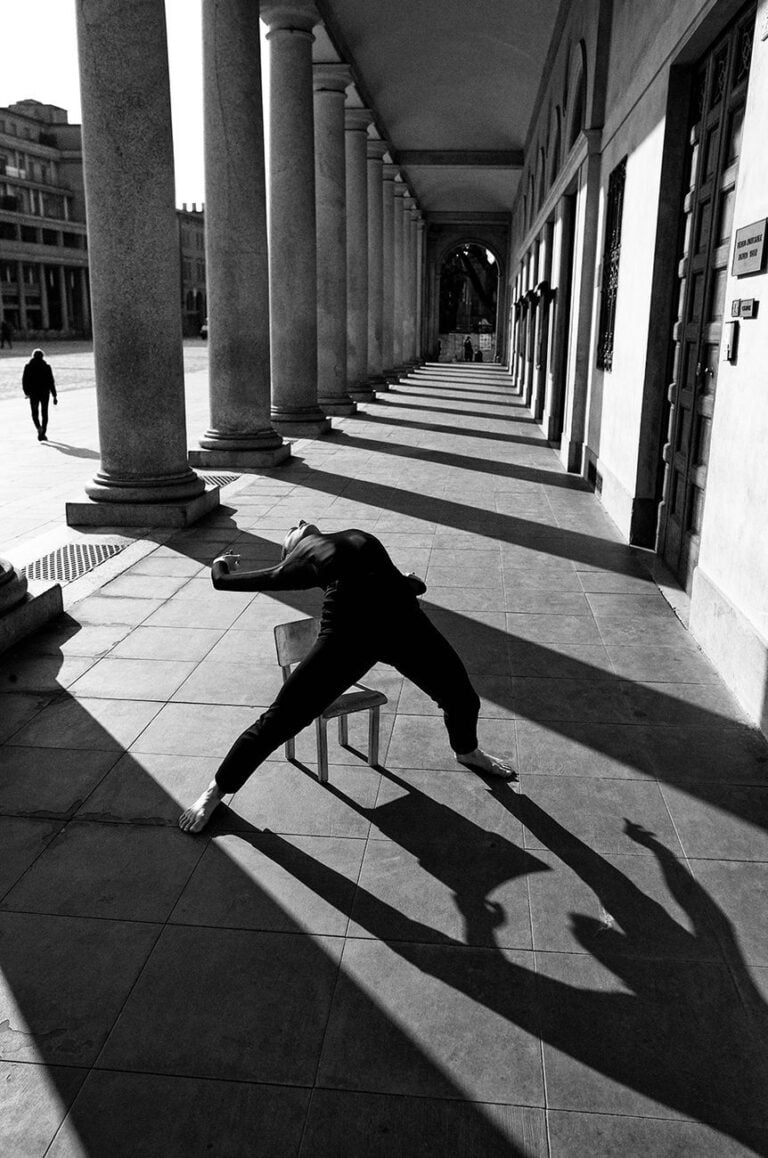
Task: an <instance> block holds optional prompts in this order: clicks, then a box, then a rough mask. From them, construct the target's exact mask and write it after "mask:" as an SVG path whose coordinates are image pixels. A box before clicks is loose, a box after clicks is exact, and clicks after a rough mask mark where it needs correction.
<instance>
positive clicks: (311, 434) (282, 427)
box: [272, 415, 331, 438]
mask: <svg viewBox="0 0 768 1158" xmlns="http://www.w3.org/2000/svg"><path fill="white" fill-rule="evenodd" d="M272 425H273V427H274V428H275V430H276V431H277V432H278V433H279V434H282V435H283V436H284V437H285V438H319V437H320V435H321V434H328V433H329V431H330V430H331V420H330V418H325V417H322V418H295V419H294V418H288V417H285V418H279V417H277V416H275V415H273V417H272Z"/></svg>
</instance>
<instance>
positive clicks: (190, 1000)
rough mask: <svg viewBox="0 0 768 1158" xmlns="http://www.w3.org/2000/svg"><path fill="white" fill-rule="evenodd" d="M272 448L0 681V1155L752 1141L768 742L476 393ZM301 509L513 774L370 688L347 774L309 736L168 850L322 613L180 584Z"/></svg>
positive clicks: (141, 547) (573, 497) (763, 952)
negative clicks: (373, 589) (483, 772)
mask: <svg viewBox="0 0 768 1158" xmlns="http://www.w3.org/2000/svg"><path fill="white" fill-rule="evenodd" d="M195 377H198V378H200V377H201V374H198V375H197V376H196V375H194V374H193V375H191V378H192V379H193V380H194V379H195ZM75 393H79V395H80V396H81V397H84V398H85V397H86V396H87V391H86V390H82V391H79V392H75ZM65 400H66V396H65ZM0 405H2V406H10V405H11V403H3V404H0ZM62 410H63V404H62ZM62 421H63V414H62ZM72 438H74V436H72ZM81 444H82V445H90V443H89V442H88V441H87V436H86V435H84V436H83V437H82V439H81ZM293 449H294V454H293V457H292V459H291V461H290V462H288V463H286V464H284V465H283V466H281V467H279V468H276V469H274V470H272V471H269V472H266V473H265V474H263V475H258V476H253V477H249V478H247V479H246V478H241V479H239V480H237V481H236V482H234V483H233V484H231V486H230V487H229V488H228V489H227V490H226V491H225V492H224V495H223V498H224V502H223V505H222V507H221V508H220V509H219V510H218V511H216V512H215V513H213V514H211V515H210V516H209V517H207V518H206V519H205V520H204V521H202V522H201V523H199V524H197V525H196V526H195V527H193V528H190V529H188V530H184V531H179V532H176V533H173V534H171V535H170V536H166V538H165V540H164V541H163V542H162V543H161V544H160V545H158V544H157V543H154V542H150V541H142V542H137V543H133V544H131V546H130V547H128V548H126V550H125V551H124V552H123V553H122V554H120V555H117V556H116V557H115V559H112V560H110V562H109V565H107V564H105V565H104V569H103V570H102V569H99V571H97V572H94V573H93V574H94V576H96V578H95V580H94V582H95V584H96V586H95V587H94V589H93V590H92V591H91V593H90V594H87V595H86V596H85V597H83V598H80V597H79V596H78V597H77V598H74V597H70V598H69V600H68V611H67V614H65V615H64V616H62V617H61V618H60V619H59V620H58V621H56V622H54V623H52V624H51V625H50V626H49V627H48V628H47V629H46V630H44V631H42V632H40V633H38V635H36V636H34V637H31V638H29V639H28V640H26V641H25V642H24V643H23V645H21V646H20V647H19V648H18V649H17V650H16V651H15V652H13V653H6V655H5V656H4V657H2V661H1V662H0V768H2V774H1V775H0V846H1V847H2V849H3V855H2V858H0V968H1V969H2V973H3V980H2V983H1V984H0V1073H1V1074H2V1089H3V1095H4V1099H3V1100H4V1109H3V1114H2V1116H0V1153H3V1154H8V1155H14V1156H15V1155H21V1154H47V1155H49V1156H51V1158H64V1156H67V1158H72V1156H75V1155H77V1156H79V1158H82V1156H92V1158H105V1156H109V1158H113V1156H116V1158H122V1156H128V1155H138V1154H141V1155H152V1156H154V1155H163V1158H189V1155H204V1154H212V1155H236V1156H240V1155H251V1154H260V1155H264V1156H265V1158H278V1156H279V1158H283V1156H288V1155H300V1156H301V1158H340V1156H343V1158H346V1156H350V1158H358V1156H362V1155H365V1156H366V1158H391V1156H392V1155H401V1154H402V1155H404V1156H406V1158H410V1156H411V1155H417V1154H419V1155H421V1154H428V1155H435V1156H440V1158H442V1156H444V1155H456V1156H457V1158H465V1156H469V1155H478V1156H482V1158H491V1156H496V1155H498V1156H504V1158H510V1156H512V1158H545V1156H546V1158H587V1156H588V1158H593V1156H594V1158H604V1156H605V1158H607V1156H608V1155H620V1156H621V1158H635V1156H640V1155H642V1156H643V1158H646V1156H647V1158H662V1156H664V1158H669V1156H671V1155H675V1156H677V1158H736V1156H744V1155H766V1154H768V1130H767V1129H766V1097H765V1091H766V1089H768V1016H767V1007H766V997H767V996H768V928H767V927H766V921H765V912H766V898H767V897H768V832H767V831H766V830H767V829H768V786H767V785H766V768H768V746H767V745H766V743H765V741H764V739H763V737H762V736H761V735H760V734H759V733H758V732H756V730H755V729H754V728H753V727H752V726H751V724H750V723H749V721H748V720H747V719H745V717H744V715H743V713H742V711H741V709H740V708H739V706H738V704H737V703H736V702H735V701H734V700H733V698H732V696H731V695H730V694H729V692H728V690H727V688H726V687H725V686H724V685H723V683H722V682H721V681H720V679H719V678H718V676H717V674H716V672H715V671H714V670H713V668H712V667H711V665H710V664H709V663H708V661H707V659H706V658H705V657H704V656H703V655H702V653H701V652H700V651H699V649H698V648H697V647H696V645H695V643H694V642H693V640H692V639H691V638H690V636H689V635H688V633H687V632H686V630H685V628H684V627H683V626H682V624H681V622H680V621H679V620H678V618H677V617H676V616H675V614H674V612H673V611H672V610H671V608H670V605H669V603H668V602H667V601H666V600H665V599H664V598H663V597H662V596H661V594H660V592H659V589H658V588H657V587H656V584H655V583H654V581H653V579H652V578H651V576H650V574H649V572H648V571H647V570H646V568H645V565H644V561H643V554H642V553H640V552H636V551H634V550H632V549H630V548H629V547H627V546H626V544H625V543H623V542H622V541H621V538H620V536H619V535H618V533H617V531H616V528H615V527H614V526H613V524H612V523H611V522H610V520H609V519H608V518H607V517H606V515H605V512H604V511H603V509H602V508H601V506H600V504H599V501H598V500H597V499H596V497H595V496H594V495H593V494H592V493H590V492H589V491H588V490H587V489H586V488H585V485H584V484H583V483H582V481H581V480H579V479H577V478H574V477H573V476H569V475H567V474H566V473H565V472H564V471H563V469H562V467H561V465H560V463H559V460H558V459H557V457H556V455H555V454H554V452H553V451H552V450H551V449H550V448H549V447H548V446H547V444H546V443H545V442H544V441H543V439H542V437H541V434H540V431H539V430H538V427H537V426H536V425H535V423H534V422H533V420H532V419H531V416H530V414H528V413H527V412H526V411H525V410H523V409H522V408H521V407H520V406H519V404H518V402H517V400H516V398H515V397H514V396H513V395H512V394H511V393H510V390H509V385H508V378H507V377H506V376H505V374H504V372H503V371H502V370H500V369H499V370H496V371H494V370H493V369H491V368H488V369H484V370H480V369H475V368H463V367H458V366H455V367H442V366H441V367H439V368H437V367H434V366H427V367H424V368H423V369H422V370H420V371H418V372H416V373H414V374H413V375H411V376H410V377H409V378H408V379H407V380H406V381H405V382H403V383H401V384H400V385H399V386H397V387H396V388H395V389H393V390H392V391H391V392H390V393H387V394H383V395H380V396H378V397H377V399H376V401H375V402H372V403H366V404H365V405H364V406H362V407H361V409H360V411H359V413H358V414H357V415H355V416H353V417H350V418H348V419H344V420H341V421H340V422H338V423H336V424H335V429H334V432H333V433H332V434H331V435H330V436H328V437H326V438H323V439H320V440H317V441H314V442H310V441H305V442H302V443H299V444H296V445H295V446H294V448H293ZM297 515H302V516H304V517H305V518H312V519H313V520H314V521H317V522H318V523H319V525H320V527H321V529H323V530H333V529H339V528H341V527H344V526H358V527H362V528H364V529H370V530H371V531H373V532H374V533H375V534H376V535H377V536H379V537H380V538H381V539H382V540H383V542H384V543H385V544H386V546H387V548H388V549H389V551H390V552H391V553H392V555H393V557H394V558H395V560H396V562H397V563H398V565H399V566H402V567H403V568H404V569H408V570H411V569H413V570H415V571H417V572H419V573H420V574H422V575H423V576H424V577H425V579H426V582H427V584H428V589H427V593H426V595H425V597H424V600H423V605H424V609H425V611H426V612H427V614H428V615H429V616H430V617H431V618H432V619H433V621H434V622H435V623H436V624H438V626H439V627H440V628H441V629H442V630H443V631H444V632H445V634H446V635H447V637H448V638H449V639H450V640H451V642H452V643H453V644H454V646H455V647H456V649H457V650H458V651H459V652H460V653H461V655H462V656H463V658H464V659H465V662H466V663H467V666H468V668H469V669H470V673H471V675H472V678H473V681H474V682H475V684H476V686H477V689H478V693H479V695H480V697H481V704H482V706H481V718H480V736H481V741H482V742H483V743H484V744H485V745H486V746H487V747H488V748H489V749H491V750H494V751H496V752H498V753H499V754H500V755H502V756H503V757H505V758H506V759H507V760H508V761H509V762H511V763H512V764H513V765H514V767H515V768H516V769H517V772H518V777H519V778H518V780H517V782H515V783H512V784H508V783H504V782H501V781H491V780H489V781H487V782H486V781H485V780H484V779H482V778H480V777H478V776H476V775H473V774H472V773H470V772H467V771H466V770H462V769H460V768H458V767H457V766H456V764H455V762H454V760H453V759H452V756H451V753H450V751H449V749H448V745H447V740H446V736H445V732H444V728H443V723H442V720H441V717H440V714H439V710H438V708H437V706H436V705H434V704H433V703H432V702H431V701H430V700H428V699H427V698H426V697H425V696H424V695H423V694H422V693H421V692H420V691H419V689H418V688H416V687H415V686H413V685H412V684H410V683H409V682H408V681H407V680H404V679H403V678H402V677H401V676H400V675H398V673H397V672H395V671H394V670H392V669H390V668H387V667H384V666H382V665H377V666H376V667H375V668H374V669H373V670H372V671H371V672H370V673H369V674H368V676H367V677H366V679H367V682H368V683H370V684H371V686H375V687H379V688H381V689H382V690H383V691H384V692H385V694H386V695H387V697H388V703H387V705H386V708H385V709H384V712H383V721H382V728H381V749H380V765H379V766H378V767H376V768H372V767H369V766H368V765H367V763H366V760H365V752H366V742H367V735H366V727H365V720H364V719H361V718H360V717H356V718H354V719H355V723H354V724H353V725H352V726H351V728H350V743H349V746H346V747H345V746H342V745H341V744H340V743H339V742H338V741H337V739H336V738H335V733H334V735H333V736H331V735H329V750H330V765H331V767H330V780H329V783H328V785H327V786H326V785H321V784H320V783H319V782H318V780H317V777H316V747H315V739H314V734H313V732H312V730H311V729H308V730H307V731H306V732H304V733H302V734H301V735H300V736H299V737H298V739H297V750H296V760H295V761H294V762H293V763H288V762H287V761H286V760H285V759H284V758H283V753H282V752H275V753H274V754H273V756H272V758H271V759H270V760H269V761H268V762H267V763H266V764H265V765H264V766H263V767H262V768H261V769H260V770H259V772H258V773H257V774H255V775H254V776H253V777H252V778H251V779H250V780H249V781H248V782H247V784H246V785H245V786H244V787H243V788H242V789H241V791H240V792H238V793H237V794H236V795H235V796H234V797H233V798H232V799H230V800H229V801H227V802H226V804H225V805H224V806H222V807H220V808H219V809H218V810H217V813H216V815H215V816H214V818H213V821H212V824H211V826H210V828H209V829H208V830H207V831H206V832H204V833H203V834H202V835H200V836H198V837H190V836H187V835H185V834H183V833H181V832H180V831H179V830H178V828H177V825H176V822H177V817H178V814H179V812H180V809H181V807H182V805H183V804H184V803H185V802H187V801H188V800H189V799H190V798H193V797H194V795H196V794H197V792H198V791H199V790H200V789H201V787H202V786H203V785H204V784H205V783H206V782H207V781H208V780H209V779H210V777H211V775H212V773H213V772H214V770H215V768H216V767H217V764H218V762H219V760H220V759H221V757H222V756H223V755H224V754H225V753H226V751H227V749H228V747H229V745H230V744H231V742H232V740H233V739H234V738H235V737H236V736H237V735H238V733H239V732H240V731H241V730H242V729H243V728H244V727H245V726H246V725H247V724H248V723H250V722H251V720H252V719H253V718H254V716H255V715H257V714H258V713H259V712H260V710H261V709H262V708H263V707H264V706H265V705H266V704H268V703H269V702H270V700H271V698H272V696H273V695H274V694H275V692H276V690H277V689H278V687H279V683H280V678H279V671H278V669H277V667H276V663H275V658H274V649H273V642H272V629H273V627H274V625H275V624H277V623H280V622H283V621H286V620H290V619H295V618H300V617H304V616H306V615H309V614H314V613H315V612H316V611H317V609H318V598H317V594H316V593H315V592H294V593H290V592H286V593H276V594H274V595H266V594H263V595H253V594H249V593H231V592H230V593H224V592H215V591H213V589H212V588H211V585H210V580H209V574H208V567H209V564H210V562H211V560H212V558H213V557H214V556H215V555H216V554H219V553H221V552H222V551H223V550H225V549H227V548H232V549H233V550H235V551H237V552H239V553H240V554H241V556H242V560H243V566H246V567H247V566H259V565H266V564H268V563H269V562H270V561H274V560H276V559H277V557H278V550H279V547H278V545H279V543H280V541H281V539H282V536H283V534H284V533H285V530H286V527H287V526H289V525H290V524H291V523H292V522H294V521H295V519H296V516H297ZM99 573H101V574H102V578H101V580H99V579H98V575H99Z"/></svg>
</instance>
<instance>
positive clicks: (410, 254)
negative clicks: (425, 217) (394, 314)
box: [403, 197, 416, 366]
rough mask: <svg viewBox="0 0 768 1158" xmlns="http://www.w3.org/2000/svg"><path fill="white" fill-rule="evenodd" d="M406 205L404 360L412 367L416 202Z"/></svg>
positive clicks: (407, 198)
mask: <svg viewBox="0 0 768 1158" xmlns="http://www.w3.org/2000/svg"><path fill="white" fill-rule="evenodd" d="M404 204H405V216H404V217H403V263H404V274H403V278H404V310H403V360H404V361H405V362H406V363H407V364H408V365H409V366H410V365H412V364H413V363H414V362H415V361H416V217H415V214H416V202H415V201H414V199H413V198H412V197H406V198H405V202H404Z"/></svg>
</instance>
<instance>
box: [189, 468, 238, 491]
mask: <svg viewBox="0 0 768 1158" xmlns="http://www.w3.org/2000/svg"><path fill="white" fill-rule="evenodd" d="M197 473H198V474H199V475H200V477H201V478H203V479H205V481H206V482H207V483H212V484H213V486H215V487H225V486H228V485H229V484H230V483H233V482H237V480H238V479H239V478H240V475H239V474H208V472H207V471H203V470H199V471H198V472H197Z"/></svg>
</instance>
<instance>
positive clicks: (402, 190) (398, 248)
mask: <svg viewBox="0 0 768 1158" xmlns="http://www.w3.org/2000/svg"><path fill="white" fill-rule="evenodd" d="M407 196H408V190H407V189H406V187H405V185H403V184H402V183H401V182H398V181H396V182H395V227H394V247H393V248H394V271H395V293H394V307H393V310H392V319H393V320H392V325H393V331H392V357H393V358H394V362H395V373H396V374H397V373H398V372H399V371H400V370H401V369H402V367H403V360H404V357H403V339H404V328H403V326H404V323H403V319H404V317H405V265H404V252H405V249H404V233H405V228H404V217H405V203H404V198H405V197H407Z"/></svg>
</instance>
